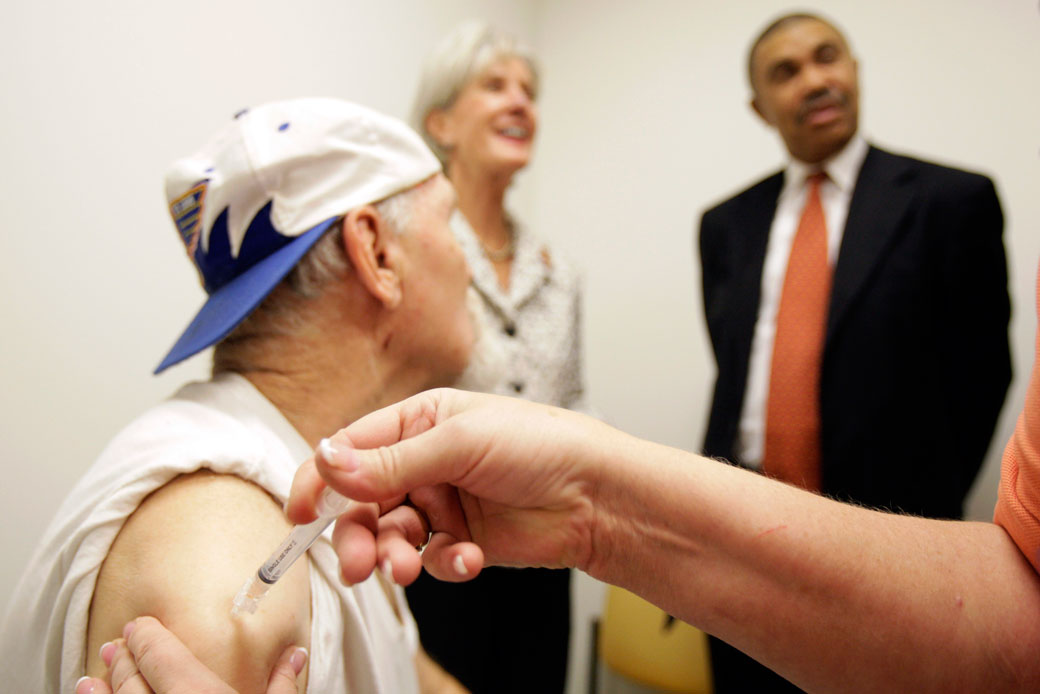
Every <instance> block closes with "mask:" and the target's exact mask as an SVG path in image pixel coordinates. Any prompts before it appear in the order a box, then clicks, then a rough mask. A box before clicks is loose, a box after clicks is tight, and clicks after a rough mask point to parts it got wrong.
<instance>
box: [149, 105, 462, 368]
mask: <svg viewBox="0 0 1040 694" xmlns="http://www.w3.org/2000/svg"><path fill="white" fill-rule="evenodd" d="M440 170H441V166H440V163H439V162H438V161H437V158H436V157H434V156H433V154H432V153H431V152H430V150H429V149H428V148H427V147H426V145H425V144H424V143H423V141H422V139H421V138H420V137H419V136H418V135H417V134H416V133H415V131H413V130H412V129H411V128H409V127H408V126H407V125H405V124H404V123H402V122H401V121H399V120H397V119H395V118H390V117H389V116H385V115H383V114H381V113H378V112H376V111H373V110H371V109H369V108H365V107H364V106H358V105H357V104H352V103H348V102H346V101H340V100H338V99H296V100H293V101H282V102H277V103H271V104H266V105H264V106H258V107H255V108H251V109H247V110H245V111H242V112H240V113H239V114H238V115H236V116H235V118H234V120H232V121H231V123H229V124H228V125H227V126H226V127H224V128H223V129H222V130H220V132H218V133H217V134H216V135H215V136H214V137H213V138H212V139H211V140H210V141H209V142H208V143H207V144H206V145H205V146H204V147H203V148H202V149H200V150H199V151H198V152H196V153H195V154H193V155H191V156H189V157H185V158H184V159H181V160H179V161H177V162H175V163H174V164H173V166H172V167H171V168H170V171H169V172H168V173H167V175H166V200H167V202H168V203H169V209H170V215H171V216H172V217H173V222H174V224H175V225H176V227H177V231H178V232H179V233H180V236H181V239H182V240H183V241H184V245H185V247H186V249H187V251H188V257H189V258H191V261H192V262H193V263H194V264H195V267H196V269H197V270H198V271H199V275H200V278H201V280H202V285H203V286H204V287H205V289H206V293H207V294H209V298H208V299H207V301H206V303H205V304H203V306H202V308H201V309H200V310H199V312H198V314H196V316H195V318H194V319H193V320H192V321H191V323H190V324H189V325H188V327H187V328H186V329H185V330H184V332H183V334H182V335H181V336H180V338H179V339H178V340H177V342H176V344H174V346H173V348H172V349H171V350H170V352H169V353H168V354H167V355H166V357H165V358H164V359H163V360H162V362H161V363H160V364H159V366H158V367H157V368H156V369H155V373H159V372H160V371H162V370H163V369H166V368H167V367H170V366H173V365H174V364H176V363H178V362H180V361H183V360H184V359H187V358H188V357H190V356H192V355H194V354H196V353H197V352H200V351H202V350H203V349H206V348H207V347H210V346H211V345H214V344H216V343H217V342H219V341H220V340H222V339H224V338H225V337H226V336H227V335H228V334H229V333H231V331H232V330H234V329H235V327H236V326H237V325H238V324H239V323H241V322H242V321H243V320H245V319H246V317H248V316H249V314H250V313H252V312H253V310H254V309H255V308H256V307H257V306H259V305H260V303H261V302H262V301H263V300H264V298H265V297H266V296H267V295H268V294H270V293H271V291H272V290H273V289H274V288H275V287H276V286H277V285H278V283H279V282H281V281H282V279H283V278H284V277H285V276H286V275H287V274H289V271H290V270H292V268H293V267H295V265H296V263H297V262H299V260H300V258H302V257H303V255H304V254H305V253H306V252H307V251H308V250H309V249H310V248H311V247H312V246H313V245H314V244H315V243H316V242H317V241H318V239H319V238H321V236H322V234H323V233H324V232H325V231H326V230H328V229H329V227H331V226H332V224H333V223H334V222H335V221H336V220H337V219H339V218H340V217H342V216H343V215H344V214H346V213H347V212H349V211H350V210H352V209H355V208H357V207H360V206H361V205H366V204H369V203H373V202H378V201H380V200H383V199H385V198H388V197H390V196H392V195H394V194H395V193H399V192H402V191H404V190H407V189H409V188H412V187H413V186H416V185H418V184H419V183H421V182H422V181H424V180H426V179H427V178H429V177H430V176H433V175H434V174H436V173H437V172H439V171H440Z"/></svg>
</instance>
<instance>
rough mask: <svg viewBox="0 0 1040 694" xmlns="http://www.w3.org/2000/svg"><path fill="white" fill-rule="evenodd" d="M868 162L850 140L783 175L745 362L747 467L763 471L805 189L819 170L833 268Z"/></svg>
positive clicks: (743, 450)
mask: <svg viewBox="0 0 1040 694" xmlns="http://www.w3.org/2000/svg"><path fill="white" fill-rule="evenodd" d="M866 156H867V142H866V140H864V139H863V138H862V137H860V136H859V135H856V136H854V137H853V138H852V139H851V140H850V141H849V143H848V144H847V145H845V147H844V148H843V149H842V150H841V151H840V152H838V154H836V155H834V156H833V157H832V158H831V159H829V160H827V161H825V162H824V163H823V165H822V166H819V165H810V164H806V163H804V162H801V161H797V160H795V159H792V160H791V161H790V162H789V163H788V165H787V168H786V169H784V185H783V188H781V190H780V197H779V199H778V200H777V205H776V215H775V216H774V217H773V224H772V226H771V227H770V228H769V242H768V245H767V246H766V257H765V262H764V264H763V266H762V288H761V297H760V300H759V304H758V318H757V319H756V321H755V333H754V336H753V337H752V340H751V357H750V360H749V362H748V378H747V390H746V391H745V392H744V405H743V408H742V410H741V413H740V427H739V430H738V432H737V444H736V451H735V452H736V454H737V457H738V458H739V460H740V461H741V462H742V463H744V464H745V465H749V466H751V467H761V465H762V456H763V454H764V452H765V434H766V400H767V398H768V396H769V372H770V369H771V366H772V360H773V337H774V336H775V334H776V314H777V311H778V310H779V308H780V294H781V292H782V290H783V286H784V276H785V274H786V273H787V258H788V256H789V255H790V254H791V245H792V244H793V243H794V235H795V232H797V231H798V222H799V221H800V220H801V217H802V209H803V208H804V207H805V200H806V195H807V192H808V187H807V186H806V179H808V177H809V176H811V175H812V174H813V173H816V172H817V171H820V170H822V171H823V172H824V173H826V174H827V178H826V180H824V181H823V183H822V184H821V185H820V202H821V203H822V204H823V214H824V219H825V221H826V224H827V258H828V260H829V262H830V265H831V268H833V267H834V264H835V262H836V261H837V259H838V250H839V249H840V248H841V239H842V234H843V232H844V230H845V220H846V218H847V217H848V214H849V201H851V200H852V192H853V189H854V188H855V186H856V178H857V177H858V176H859V170H860V168H861V167H862V166H863V160H864V158H866Z"/></svg>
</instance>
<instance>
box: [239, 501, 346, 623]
mask: <svg viewBox="0 0 1040 694" xmlns="http://www.w3.org/2000/svg"><path fill="white" fill-rule="evenodd" d="M349 506H350V499H348V498H346V497H345V496H342V495H341V494H338V493H336V492H334V491H333V490H332V489H331V488H330V487H326V488H325V490H324V491H323V492H322V493H321V496H319V497H318V503H317V505H316V507H315V510H316V511H317V512H318V519H317V520H315V521H313V522H311V523H308V524H307V525H297V526H296V527H295V528H293V529H292V531H291V532H290V533H289V536H288V537H286V538H285V541H284V542H282V544H280V545H278V549H276V550H275V551H274V552H273V553H272V554H271V556H270V557H268V558H267V561H265V562H264V563H263V564H262V565H261V566H260V568H259V569H257V572H256V574H254V575H253V576H251V577H250V578H247V579H246V582H245V583H243V584H242V587H241V588H240V589H239V591H238V595H236V596H235V602H234V604H233V605H232V606H231V614H232V615H233V616H235V617H237V616H239V615H240V614H242V613H243V612H248V613H249V614H253V613H254V612H256V608H257V606H258V605H259V604H260V598H262V597H264V595H265V594H266V593H267V590H268V589H269V588H270V587H271V586H273V585H274V584H275V582H276V581H277V580H278V579H279V578H281V577H282V576H283V575H285V572H286V571H288V570H289V567H290V566H292V565H293V562H295V561H296V560H297V559H299V558H300V557H301V556H303V553H304V552H306V551H307V550H308V549H309V548H310V546H311V545H313V544H314V541H315V540H317V539H318V538H319V537H321V534H322V533H323V532H325V528H327V527H329V526H330V525H331V524H332V522H333V521H335V520H336V518H337V517H338V516H339V515H341V514H342V513H343V512H344V511H346V510H347V508H348V507H349Z"/></svg>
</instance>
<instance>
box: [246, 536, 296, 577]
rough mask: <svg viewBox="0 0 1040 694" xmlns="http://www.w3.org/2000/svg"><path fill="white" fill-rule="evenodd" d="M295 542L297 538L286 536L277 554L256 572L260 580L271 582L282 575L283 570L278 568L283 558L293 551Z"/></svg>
mask: <svg viewBox="0 0 1040 694" xmlns="http://www.w3.org/2000/svg"><path fill="white" fill-rule="evenodd" d="M296 544H297V540H296V538H295V537H293V536H292V535H290V536H289V537H288V538H286V541H285V543H284V544H283V545H282V547H281V551H280V552H278V554H277V556H275V557H274V558H272V559H271V560H269V561H268V562H267V563H266V564H264V565H263V566H261V567H260V569H259V570H258V571H257V572H256V575H257V576H258V577H259V578H260V580H261V581H263V582H264V583H272V584H273V583H275V582H276V581H277V580H278V579H279V578H281V577H282V574H283V573H285V572H284V571H279V568H280V567H281V566H282V562H283V561H285V558H286V557H287V556H288V555H289V554H290V553H291V552H292V551H293V548H294V547H296Z"/></svg>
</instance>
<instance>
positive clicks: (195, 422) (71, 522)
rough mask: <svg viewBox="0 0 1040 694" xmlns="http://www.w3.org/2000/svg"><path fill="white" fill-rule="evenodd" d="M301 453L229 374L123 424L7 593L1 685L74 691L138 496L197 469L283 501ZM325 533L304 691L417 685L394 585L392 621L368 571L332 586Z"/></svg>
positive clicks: (314, 560)
mask: <svg viewBox="0 0 1040 694" xmlns="http://www.w3.org/2000/svg"><path fill="white" fill-rule="evenodd" d="M310 454H311V451H310V448H309V447H308V446H307V444H306V442H305V441H304V440H303V438H302V437H300V435H299V434H298V433H297V432H296V430H295V429H293V427H292V425H291V424H289V422H288V421H287V420H286V419H285V418H284V417H283V416H282V415H281V413H280V412H279V411H278V410H277V408H275V407H274V405H272V404H271V403H270V402H269V401H268V400H266V399H265V398H264V397H263V396H262V395H261V394H260V393H259V391H257V390H256V389H255V388H254V387H253V386H252V384H250V383H249V381H247V380H246V379H245V378H243V377H241V376H238V375H234V374H224V375H221V376H219V377H217V378H216V379H214V380H213V381H210V382H206V383H193V384H190V385H187V386H185V387H184V388H182V389H181V390H180V391H179V392H178V393H177V394H176V395H175V396H174V397H173V398H171V399H170V400H168V401H166V402H164V403H162V404H160V405H158V406H157V407H154V408H152V409H151V410H149V411H147V412H146V413H144V414H143V415H142V416H141V417H139V418H138V419H137V420H135V421H134V422H133V423H131V424H130V425H129V426H128V427H127V428H126V429H124V430H123V431H122V432H121V433H120V434H119V435H118V436H116V438H115V439H113V440H112V442H111V443H110V444H109V445H108V447H107V448H106V449H105V451H104V452H103V453H102V454H101V456H100V457H99V458H98V460H97V462H95V463H94V465H93V466H92V467H91V468H90V469H89V470H88V471H87V473H86V474H85V475H84V476H83V478H82V479H81V480H80V481H79V482H78V483H77V484H76V486H75V487H74V488H73V490H72V491H71V492H70V493H69V496H68V497H67V498H66V499H65V501H64V502H63V503H62V506H61V508H60V509H59V511H58V513H57V516H56V517H55V519H54V520H53V521H52V523H51V525H50V527H49V528H48V530H47V532H46V534H45V536H44V538H43V540H42V541H41V543H40V546H39V547H38V548H37V551H36V553H35V555H34V556H33V558H32V559H31V560H30V562H29V565H28V567H27V569H26V571H25V574H24V575H23V576H22V579H21V581H20V582H19V584H18V587H17V588H16V590H15V593H14V595H13V596H12V598H11V603H10V605H9V608H8V612H7V614H6V615H5V617H4V621H3V624H2V626H0V672H3V673H4V674H5V679H6V685H7V687H8V688H9V690H10V691H21V692H44V691H46V692H55V693H58V692H61V693H62V694H64V693H66V692H71V691H72V690H73V687H74V684H75V682H76V680H78V679H79V678H80V677H81V676H82V675H83V674H84V667H85V663H86V654H85V649H86V641H87V623H88V618H89V609H90V601H91V598H92V597H93V594H94V584H95V582H96V580H97V576H98V571H99V570H100V568H101V563H102V562H103V561H104V559H105V557H106V555H107V554H108V550H109V548H110V547H111V545H112V542H113V541H114V540H115V537H116V535H117V534H118V533H119V530H120V528H122V526H123V523H124V522H125V521H126V520H127V518H129V516H130V515H131V514H132V513H133V512H134V510H136V509H137V507H138V505H139V504H140V503H141V501H142V500H143V499H144V498H145V497H146V496H148V494H150V493H151V492H153V491H155V490H156V489H158V488H159V487H161V486H163V485H164V484H166V483H167V482H169V481H170V480H172V479H174V478H175V477H177V476H179V475H182V474H185V473H190V472H194V471H196V470H199V469H201V468H207V469H210V470H213V471H214V472H218V473H225V474H233V475H237V476H239V477H242V478H244V479H247V480H250V481H252V482H254V483H256V484H258V485H259V486H261V487H263V488H264V489H266V490H267V491H268V492H269V493H271V494H272V495H273V496H274V497H275V498H276V499H278V500H279V501H281V502H284V501H285V499H286V498H287V497H288V493H289V488H290V485H291V483H292V478H293V474H294V473H295V471H296V468H297V466H298V465H299V463H300V462H302V461H303V460H305V459H306V458H307V457H309V456H310ZM330 536H331V530H330V532H327V533H326V535H325V536H324V537H322V538H320V539H319V540H318V541H317V542H316V543H315V544H314V546H313V547H312V548H311V549H310V551H309V552H308V554H309V558H310V584H311V615H312V618H311V638H310V658H309V663H310V664H309V674H308V691H310V692H321V693H324V692H337V693H338V692H351V693H357V694H368V693H369V692H385V693H386V694H398V693H404V692H418V681H417V678H416V673H415V667H414V654H415V651H416V648H417V646H418V634H417V632H416V629H415V623H414V621H413V620H412V618H411V614H410V613H409V612H408V609H407V606H406V603H405V600H404V594H403V591H401V590H400V589H399V588H395V592H394V595H395V597H396V598H397V601H398V609H399V610H400V612H401V613H402V615H404V620H405V621H404V623H403V624H402V623H401V621H400V620H399V619H398V618H397V616H396V614H395V612H394V609H393V606H392V605H391V604H390V602H389V601H388V600H387V596H386V593H385V592H384V590H383V587H382V586H381V585H380V584H379V583H378V579H376V578H375V577H372V578H370V579H369V580H367V581H365V582H364V583H360V584H358V585H355V586H353V587H352V588H346V587H344V586H343V585H342V584H341V583H340V581H339V569H338V561H337V558H336V555H335V552H334V551H333V549H332V546H331V544H330V543H329V537H330ZM272 549H274V548H273V547H272ZM200 580H202V579H201V578H200ZM243 580H245V577H243ZM229 619H230V616H229Z"/></svg>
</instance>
